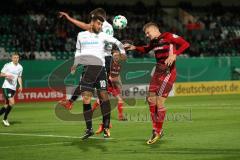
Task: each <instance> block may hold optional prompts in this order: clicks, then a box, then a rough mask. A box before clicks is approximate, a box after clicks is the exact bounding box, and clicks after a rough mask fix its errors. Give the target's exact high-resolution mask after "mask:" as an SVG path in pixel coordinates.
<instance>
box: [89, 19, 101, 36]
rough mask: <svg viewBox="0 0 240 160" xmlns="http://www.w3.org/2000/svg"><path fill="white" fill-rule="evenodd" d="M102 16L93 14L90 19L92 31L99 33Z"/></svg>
mask: <svg viewBox="0 0 240 160" xmlns="http://www.w3.org/2000/svg"><path fill="white" fill-rule="evenodd" d="M103 22H104V18H103V17H101V16H93V17H92V19H91V23H90V24H91V29H92V31H93V32H94V33H99V32H100V31H101V30H102V25H103Z"/></svg>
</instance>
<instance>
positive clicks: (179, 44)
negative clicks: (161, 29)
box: [168, 33, 190, 55]
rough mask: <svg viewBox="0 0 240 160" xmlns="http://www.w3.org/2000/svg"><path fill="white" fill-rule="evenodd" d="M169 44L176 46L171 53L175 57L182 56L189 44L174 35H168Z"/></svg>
mask: <svg viewBox="0 0 240 160" xmlns="http://www.w3.org/2000/svg"><path fill="white" fill-rule="evenodd" d="M168 37H169V40H170V43H173V44H176V45H177V46H176V50H175V51H174V52H173V53H174V54H176V55H179V54H182V53H183V52H184V51H185V50H186V49H187V48H188V47H189V45H190V44H189V43H188V42H187V41H186V40H185V39H183V38H182V37H180V36H178V35H176V34H170V33H169V34H168Z"/></svg>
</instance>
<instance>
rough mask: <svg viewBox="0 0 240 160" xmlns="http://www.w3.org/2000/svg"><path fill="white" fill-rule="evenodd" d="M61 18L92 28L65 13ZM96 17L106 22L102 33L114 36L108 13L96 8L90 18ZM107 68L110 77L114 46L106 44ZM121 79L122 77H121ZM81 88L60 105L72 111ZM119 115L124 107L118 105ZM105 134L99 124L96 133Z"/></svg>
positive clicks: (60, 13) (86, 28)
mask: <svg viewBox="0 0 240 160" xmlns="http://www.w3.org/2000/svg"><path fill="white" fill-rule="evenodd" d="M59 15H60V17H64V18H66V19H67V20H68V21H69V22H71V23H73V24H75V25H76V26H78V27H79V28H81V29H83V30H89V29H90V28H91V25H90V23H85V22H82V21H79V20H77V19H74V18H72V17H70V16H69V15H68V14H67V13H65V12H59ZM94 15H96V16H102V17H103V18H104V22H103V25H102V32H104V33H106V34H108V35H110V36H113V34H114V31H113V27H112V25H111V24H109V23H108V22H107V21H106V18H107V15H106V11H105V10H104V9H103V8H96V9H94V10H93V11H91V12H90V17H93V16H94ZM104 53H105V68H106V71H107V77H110V71H111V65H112V44H109V43H105V52H104ZM114 53H116V54H117V55H119V53H118V52H117V51H114ZM122 60H126V56H122V57H120V59H119V61H122ZM75 69H76V66H73V67H72V70H73V72H74V70H75ZM119 77H120V75H119ZM79 87H80V86H78V87H77V88H76V89H75V91H74V92H73V95H72V96H71V98H70V99H69V100H65V99H64V100H61V101H60V104H61V105H62V106H64V107H65V108H67V109H71V108H72V106H73V102H74V101H76V100H77V98H78V97H79V95H80V88H79ZM99 103H101V102H99V100H97V101H96V102H95V103H94V105H96V104H99ZM119 111H121V112H119ZM118 114H119V115H122V114H123V113H122V107H121V106H120V105H118ZM119 120H125V119H124V118H120V119H119ZM101 132H103V123H101V124H99V129H98V130H97V131H96V133H97V134H99V133H101Z"/></svg>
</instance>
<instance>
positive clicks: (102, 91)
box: [96, 68, 111, 138]
mask: <svg viewBox="0 0 240 160" xmlns="http://www.w3.org/2000/svg"><path fill="white" fill-rule="evenodd" d="M96 88H97V90H98V98H99V101H100V107H101V112H102V116H103V128H104V137H105V138H107V137H110V131H109V128H110V116H111V104H110V100H109V96H108V92H107V79H106V72H105V68H103V69H102V70H101V72H100V74H99V77H98V79H97V83H96Z"/></svg>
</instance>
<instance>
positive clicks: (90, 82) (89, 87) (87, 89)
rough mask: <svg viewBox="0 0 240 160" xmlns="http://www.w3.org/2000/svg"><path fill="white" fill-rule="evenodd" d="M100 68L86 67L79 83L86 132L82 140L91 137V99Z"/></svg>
mask: <svg viewBox="0 0 240 160" xmlns="http://www.w3.org/2000/svg"><path fill="white" fill-rule="evenodd" d="M101 70H102V67H101V66H86V67H85V68H84V74H83V76H82V78H81V81H80V84H81V86H80V88H81V93H82V98H83V115H84V118H85V122H86V128H87V129H86V132H85V134H84V136H83V138H82V139H86V138H88V137H89V136H92V135H93V134H94V133H93V129H92V115H93V112H92V107H91V97H92V95H93V92H94V88H95V83H96V81H97V78H98V76H99V74H100V73H99V72H101Z"/></svg>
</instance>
